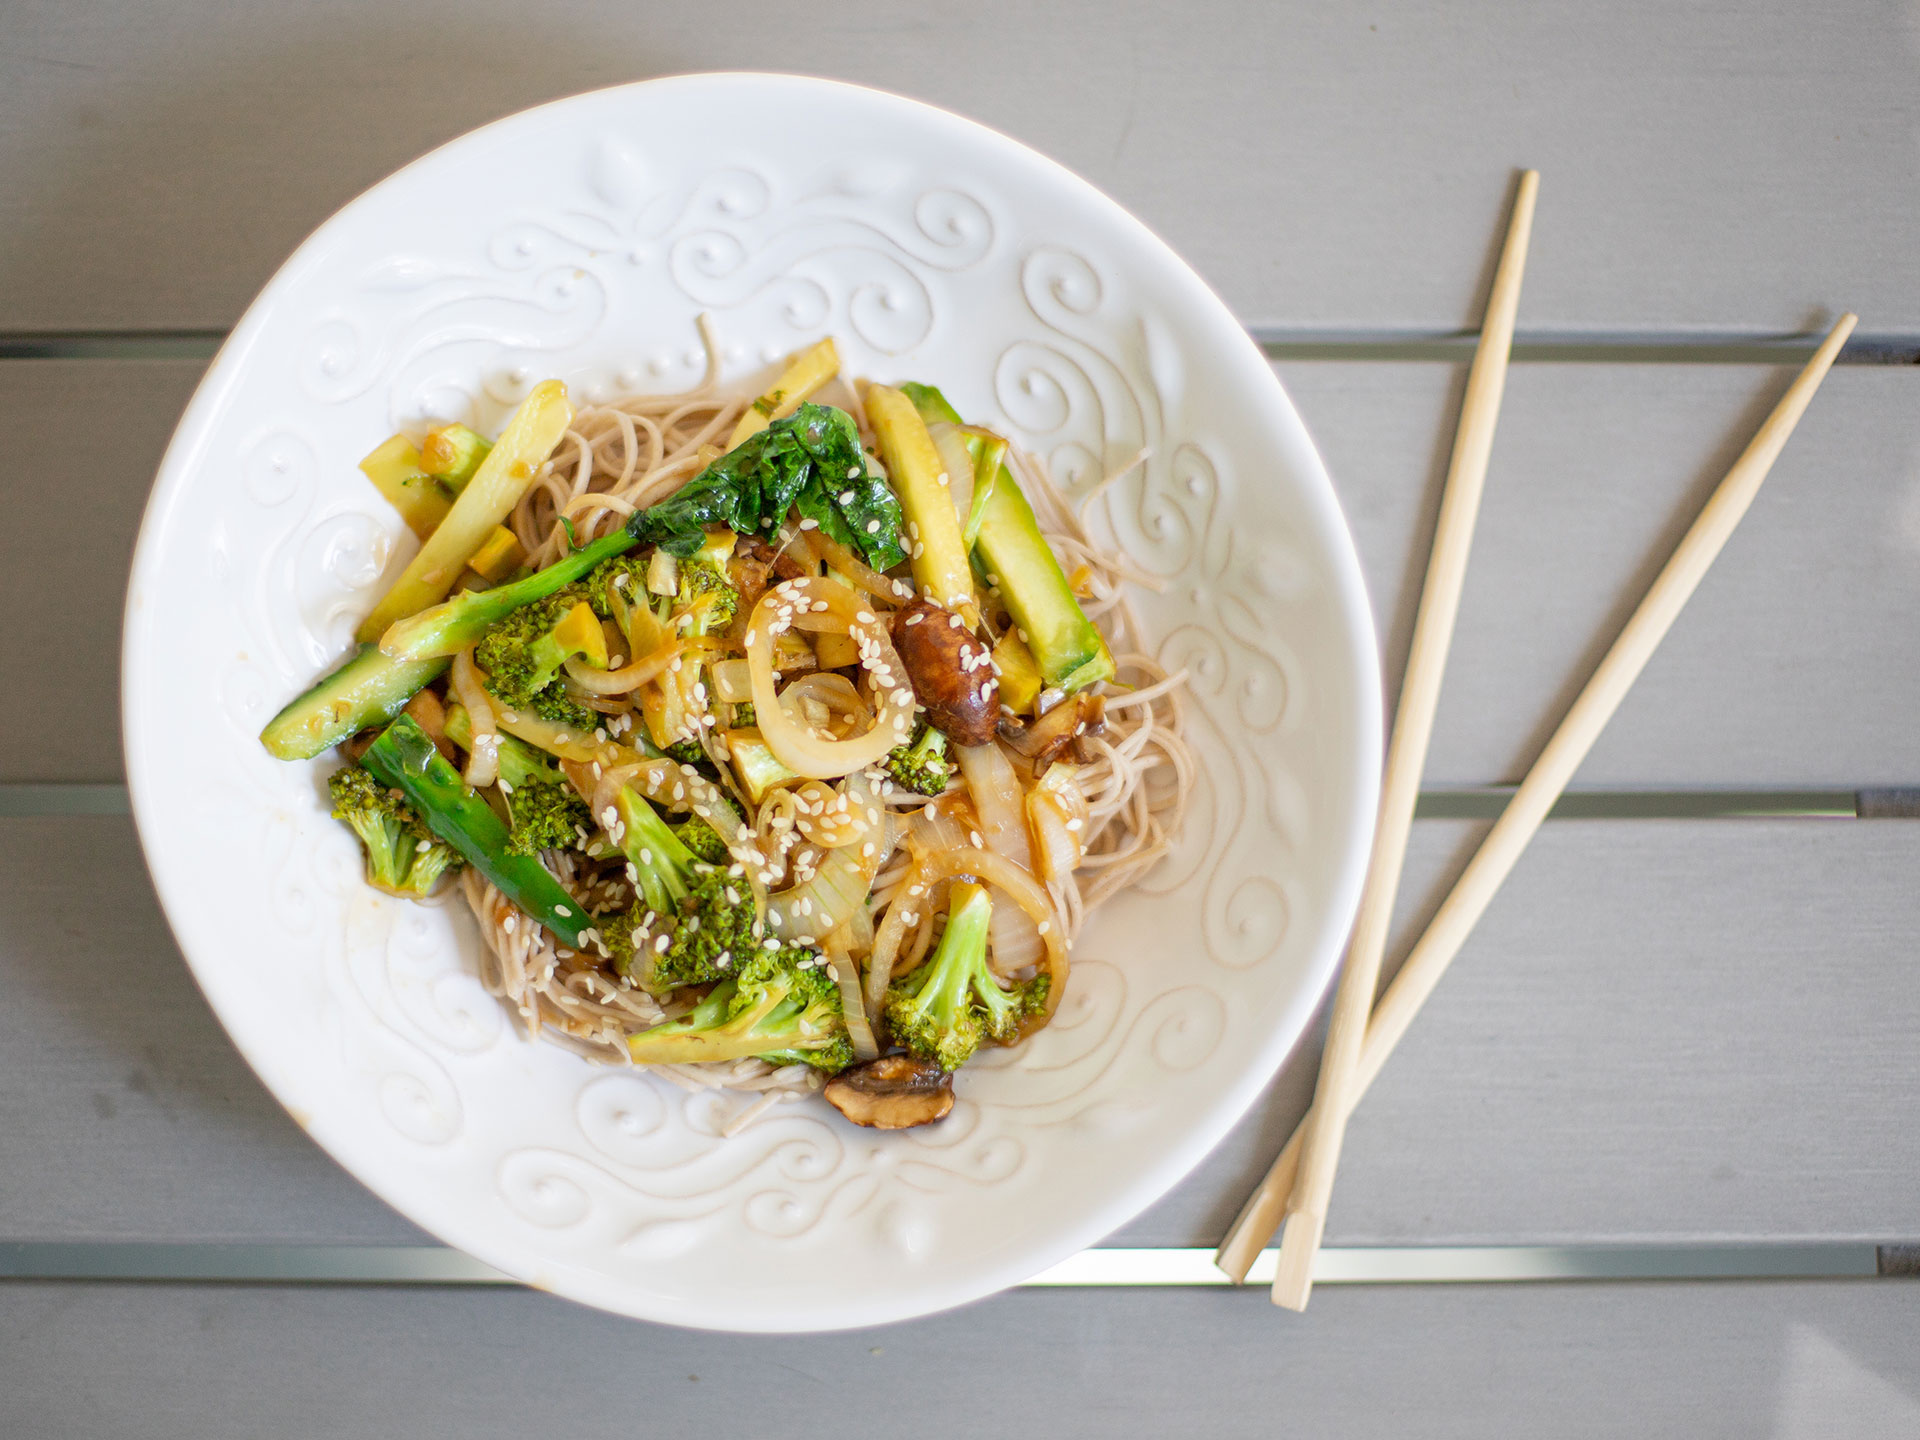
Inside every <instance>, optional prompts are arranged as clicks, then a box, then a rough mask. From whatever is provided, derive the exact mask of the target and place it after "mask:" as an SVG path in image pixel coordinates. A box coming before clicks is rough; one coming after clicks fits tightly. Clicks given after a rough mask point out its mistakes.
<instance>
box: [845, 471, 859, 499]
mask: <svg viewBox="0 0 1920 1440" xmlns="http://www.w3.org/2000/svg"><path fill="white" fill-rule="evenodd" d="M859 478H860V467H859V466H858V465H849V466H847V479H849V480H858V479H859ZM848 493H849V494H851V493H852V492H851V491H849V492H848Z"/></svg>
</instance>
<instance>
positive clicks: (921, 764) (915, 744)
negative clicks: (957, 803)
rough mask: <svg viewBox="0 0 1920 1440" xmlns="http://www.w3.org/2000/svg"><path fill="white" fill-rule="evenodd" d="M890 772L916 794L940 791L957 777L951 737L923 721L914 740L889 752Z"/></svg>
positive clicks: (888, 767) (898, 781)
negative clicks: (949, 748)
mask: <svg viewBox="0 0 1920 1440" xmlns="http://www.w3.org/2000/svg"><path fill="white" fill-rule="evenodd" d="M887 773H888V774H889V775H891V776H893V780H894V783H895V784H896V785H899V786H901V787H902V788H903V789H907V790H911V791H913V793H914V794H916V795H938V794H940V793H941V792H942V791H944V790H945V789H946V788H947V784H948V782H949V781H951V780H952V779H953V761H952V760H951V759H950V758H949V757H948V755H947V737H946V736H945V735H944V734H943V733H942V732H940V731H938V730H936V729H934V728H933V726H931V725H929V724H928V723H927V722H926V721H925V720H922V721H921V722H920V724H919V727H918V728H917V729H915V731H914V732H913V738H912V739H911V740H909V741H907V742H906V743H905V744H903V745H896V746H894V747H893V749H891V750H889V751H888V752H887Z"/></svg>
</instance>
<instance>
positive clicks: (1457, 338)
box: [0, 325, 1920, 366]
mask: <svg viewBox="0 0 1920 1440" xmlns="http://www.w3.org/2000/svg"><path fill="white" fill-rule="evenodd" d="M1247 333H1248V334H1249V335H1250V336H1252V338H1253V341H1254V343H1255V344H1257V345H1259V346H1260V348H1261V350H1262V351H1263V352H1264V353H1265V355H1266V356H1267V358H1268V359H1269V360H1273V361H1289V360H1292V361H1302V360H1350V361H1374V362H1402V361H1427V362H1441V363H1447V364H1464V363H1465V362H1466V361H1467V360H1469V359H1471V358H1472V355H1473V349H1474V346H1475V345H1476V344H1477V343H1478V341H1479V334H1478V332H1477V331H1472V330H1448V329H1441V330H1423V329H1405V330H1403V329H1377V328H1367V329H1342V330H1333V329H1314V328H1295V327H1289V326H1274V325H1255V326H1250V327H1249V328H1248V332H1247ZM227 334H228V332H227V331H225V330H221V329H210V328H202V329H177V330H167V329H155V330H0V360H16V361H30V360H211V359H212V358H213V356H214V354H215V353H216V352H217V351H218V350H219V348H220V346H221V345H222V344H223V343H224V342H225V340H226V338H227ZM1820 338H1821V337H1820V335H1819V334H1818V333H1814V332H1792V333H1785V334H1764V333H1757V332H1745V331H1672V332H1669V331H1659V330H1619V331H1614V330H1566V331H1557V330H1540V331H1517V332H1516V333H1515V336H1514V342H1513V361H1514V363H1516V364H1535V363H1540V362H1548V363H1553V362H1558V363H1573V364H1614V365H1646V364H1683V365H1801V364H1804V363H1805V362H1806V360H1807V358H1808V357H1809V356H1810V355H1812V353H1813V351H1814V349H1815V347H1816V346H1817V345H1818V344H1819V342H1820ZM1835 363H1836V364H1839V365H1868V366H1887V365H1893V366H1914V365H1920V334H1911V333H1906V332H1898V331H1896V332H1885V333H1868V334H1856V335H1855V336H1854V337H1853V338H1852V339H1850V340H1849V341H1848V342H1847V344H1846V346H1845V348H1844V349H1842V350H1841V352H1840V355H1839V358H1838V359H1837V360H1836V362H1835Z"/></svg>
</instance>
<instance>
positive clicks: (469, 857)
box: [360, 715, 593, 950]
mask: <svg viewBox="0 0 1920 1440" xmlns="http://www.w3.org/2000/svg"><path fill="white" fill-rule="evenodd" d="M360 763H361V764H362V765H364V766H365V767H366V768H367V769H368V770H370V771H372V772H373V774H374V777H375V778H376V779H378V780H380V781H382V782H384V783H385V784H387V785H391V786H392V787H393V788H394V789H396V790H399V791H400V792H401V793H402V794H404V795H405V796H406V797H407V800H408V801H409V802H410V803H411V804H412V806H413V808H414V809H415V810H416V811H417V812H419V815H420V818H421V819H422V820H424V821H425V822H426V824H427V827H428V828H429V829H431V830H432V831H433V833H434V834H435V835H437V836H439V837H440V838H441V839H442V840H444V841H446V842H447V844H448V845H450V846H452V847H453V848H454V849H455V850H457V851H459V852H460V855H461V856H462V857H463V858H464V859H465V860H466V862H467V863H468V864H469V865H471V866H473V868H474V869H476V870H478V871H479V872H480V873H481V874H482V875H484V876H486V877H487V879H488V880H490V881H491V882H493V886H494V888H495V889H496V890H498V891H499V892H500V893H501V894H502V895H504V896H506V897H507V899H509V900H511V901H512V902H513V903H514V904H515V905H517V906H519V907H520V909H521V910H522V911H524V912H525V913H526V914H528V915H531V916H532V917H533V918H534V919H535V920H538V921H539V922H540V923H541V924H542V925H545V926H546V927H547V928H548V929H549V930H551V931H553V933H554V934H555V935H557V936H559V937H560V939H561V941H562V943H564V944H566V945H570V946H572V947H573V948H574V949H576V950H577V949H579V948H580V946H581V944H582V940H581V937H582V935H583V934H585V932H586V931H588V930H590V929H592V928H593V927H592V920H591V917H589V916H588V914H587V912H586V907H585V906H584V905H582V904H581V903H580V902H579V901H578V900H576V899H574V898H573V896H572V895H571V894H569V893H568V891H567V889H566V887H565V886H563V885H562V884H561V883H560V882H559V881H558V880H556V879H554V878H553V875H552V872H550V871H549V870H548V869H547V868H546V866H544V865H542V864H541V863H540V861H539V860H538V859H537V858H535V857H533V856H530V855H516V854H515V853H514V852H513V846H512V841H511V837H510V836H509V835H508V832H507V827H506V825H505V824H504V823H503V822H502V821H501V819H500V817H499V816H498V815H496V814H494V813H493V807H492V806H490V805H488V804H487V802H486V801H485V800H484V799H482V798H481V797H480V796H479V795H478V794H476V793H475V792H474V791H472V790H470V789H468V788H467V785H466V782H465V781H463V780H462V779H461V778H460V772H459V771H458V770H455V769H454V768H453V766H452V764H451V763H449V762H448V760H447V758H446V757H445V756H444V755H442V754H441V753H440V751H439V750H438V749H437V748H435V746H434V743H433V737H432V736H431V735H429V734H427V732H426V731H424V730H422V729H421V728H420V727H419V726H418V725H417V724H415V723H414V721H413V718H412V717H411V716H409V715H402V716H401V717H400V718H399V719H398V720H396V721H394V722H393V723H392V724H391V725H389V726H388V727H387V728H386V730H385V731H383V732H382V733H381V735H380V738H379V739H378V740H375V741H374V742H373V744H372V745H370V746H368V747H367V753H366V754H364V755H362V756H361V757H360Z"/></svg>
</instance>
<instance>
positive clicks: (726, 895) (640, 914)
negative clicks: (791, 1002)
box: [600, 790, 759, 995]
mask: <svg viewBox="0 0 1920 1440" xmlns="http://www.w3.org/2000/svg"><path fill="white" fill-rule="evenodd" d="M615 806H616V809H617V810H618V818H619V829H618V831H617V834H618V837H619V839H618V843H619V845H620V849H621V851H622V852H623V853H624V854H625V855H626V857H627V862H628V876H629V878H630V879H631V880H632V881H633V883H634V888H635V889H636V890H637V891H638V892H639V898H638V899H636V900H635V901H634V903H633V907H632V909H630V910H628V911H627V912H626V913H625V914H624V915H621V916H618V917H615V918H614V919H611V920H609V921H607V922H606V923H604V924H602V925H601V927H600V928H601V930H602V931H603V932H604V933H605V934H606V936H607V949H608V952H609V953H610V954H611V955H612V956H613V960H614V965H615V968H617V969H618V970H619V971H620V973H621V974H623V975H626V976H627V977H629V978H630V979H632V980H633V981H634V982H635V983H636V984H638V985H640V986H641V987H643V988H644V989H646V990H647V991H649V992H650V993H652V994H655V995H662V994H665V993H666V992H668V991H669V990H674V989H677V988H678V987H680V986H682V985H704V984H707V983H708V982H710V981H714V980H719V979H722V978H725V977H726V976H727V975H729V974H732V973H735V972H736V969H737V967H738V966H739V965H740V964H742V963H744V962H745V961H746V960H748V959H750V958H751V957H752V956H753V955H754V954H755V952H756V950H757V948H758V946H759V942H758V941H757V940H756V938H755V936H754V923H755V920H756V918H757V912H756V910H755V908H754V901H753V892H752V890H751V889H750V888H749V887H748V886H747V884H746V882H745V881H743V880H736V879H734V878H733V877H732V876H730V875H729V874H728V873H727V872H726V871H725V870H723V869H720V868H718V866H717V865H714V864H708V863H706V862H704V861H702V860H701V859H700V858H699V857H697V856H696V855H695V854H694V853H693V851H692V850H690V849H689V848H688V847H687V845H686V844H685V843H683V841H682V839H681V836H680V835H677V834H675V833H674V831H673V830H672V828H671V827H669V826H668V825H667V823H666V822H665V821H664V820H662V819H661V818H660V815H659V812H657V811H656V810H655V809H654V808H653V807H652V806H651V805H649V804H648V803H647V802H646V801H645V800H644V799H642V798H641V797H640V796H639V795H637V794H635V793H634V792H633V791H632V790H623V791H621V793H620V798H619V800H617V801H616V802H615ZM696 823H697V824H701V825H704V824H705V822H704V821H699V820H698V819H697V817H696V819H695V820H690V821H688V822H687V826H686V827H683V830H684V829H689V828H691V827H692V826H693V825H695V824H696ZM708 834H710V835H712V834H713V832H712V830H711V828H709V829H708ZM695 838H698V837H697V834H696V837H695ZM719 838H720V837H719V836H718V835H713V839H714V840H716V841H717V840H718V839H719ZM721 858H722V859H724V858H725V847H724V846H722V847H721ZM663 940H664V941H665V945H664V946H662V944H661V942H662V941H663Z"/></svg>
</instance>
